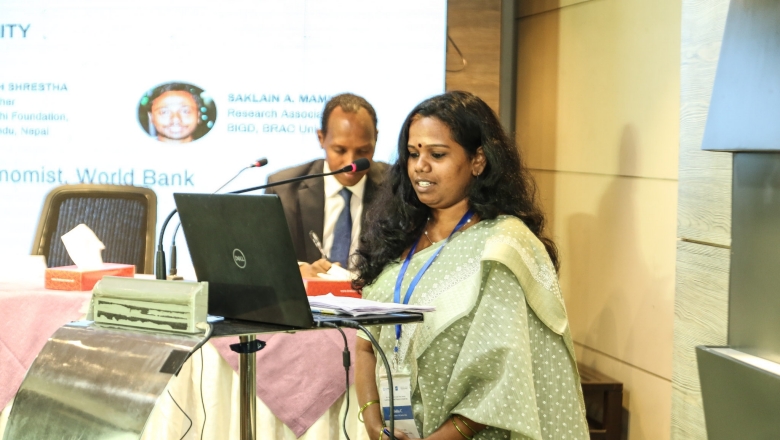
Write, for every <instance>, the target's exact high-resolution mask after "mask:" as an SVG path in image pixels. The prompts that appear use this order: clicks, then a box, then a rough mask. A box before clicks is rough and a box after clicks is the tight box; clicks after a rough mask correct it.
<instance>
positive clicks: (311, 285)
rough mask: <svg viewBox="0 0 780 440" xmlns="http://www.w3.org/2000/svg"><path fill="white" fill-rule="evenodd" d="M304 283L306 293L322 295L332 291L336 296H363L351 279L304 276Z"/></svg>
mask: <svg viewBox="0 0 780 440" xmlns="http://www.w3.org/2000/svg"><path fill="white" fill-rule="evenodd" d="M303 285H304V286H305V287H306V295H308V296H320V295H327V294H329V293H332V294H333V295H334V296H351V297H352V298H363V295H361V294H360V292H358V291H357V290H355V289H353V288H352V281H349V280H327V279H325V278H304V279H303Z"/></svg>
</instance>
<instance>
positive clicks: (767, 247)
mask: <svg viewBox="0 0 780 440" xmlns="http://www.w3.org/2000/svg"><path fill="white" fill-rule="evenodd" d="M733 182H734V183H733V185H734V189H733V197H732V204H733V205H732V207H733V208H732V217H733V221H732V228H731V234H732V241H731V249H732V258H731V271H730V272H731V280H730V284H731V285H730V288H729V290H730V294H729V338H728V344H729V345H730V346H732V347H733V348H736V349H738V350H741V351H745V352H747V353H750V354H753V355H756V356H760V357H764V358H766V359H769V360H773V361H775V362H780V153H736V154H734V180H733Z"/></svg>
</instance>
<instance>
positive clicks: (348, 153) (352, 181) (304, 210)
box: [267, 93, 388, 276]
mask: <svg viewBox="0 0 780 440" xmlns="http://www.w3.org/2000/svg"><path fill="white" fill-rule="evenodd" d="M376 123H377V118H376V112H375V111H374V108H373V107H372V106H371V104H369V103H368V101H366V100H365V99H363V98H361V97H359V96H356V95H353V94H349V93H345V94H341V95H337V96H334V97H333V98H332V99H331V100H330V101H328V103H327V104H325V109H324V110H323V112H322V121H321V124H322V125H321V127H322V128H321V129H320V130H318V131H317V137H318V138H319V141H320V145H321V146H322V149H323V150H325V159H324V160H323V159H318V160H315V161H312V162H309V163H306V164H303V165H299V166H296V167H292V168H288V169H285V170H282V171H279V172H277V173H275V174H273V175H271V176H269V178H268V182H269V183H273V182H276V181H279V180H285V179H291V178H294V177H299V176H305V175H308V174H317V173H327V172H330V171H333V170H338V169H340V168H343V167H345V166H347V165H349V164H350V163H352V162H354V161H355V160H357V159H360V158H366V159H368V160H369V161H371V167H370V168H369V169H368V170H366V171H361V172H357V173H342V174H336V175H335V176H328V177H325V178H315V179H309V180H304V181H301V182H297V183H293V184H289V185H280V186H278V187H274V188H269V189H268V190H267V193H268V194H277V195H278V196H279V198H280V199H281V201H282V206H283V207H284V214H285V217H286V218H287V223H288V225H289V227H290V233H291V235H292V239H293V245H294V246H295V255H296V256H297V258H298V260H299V261H300V262H302V264H301V274H303V275H304V276H316V274H317V273H321V272H326V271H327V270H328V269H329V268H330V265H331V262H333V263H336V262H338V263H339V264H341V265H342V266H344V267H347V266H348V264H349V261H348V258H347V256H348V255H351V254H353V253H354V251H355V249H356V248H357V245H358V238H359V236H360V231H361V230H362V222H363V219H364V217H365V216H364V215H363V214H365V212H366V208H367V207H368V204H369V203H370V202H371V200H372V198H373V196H374V193H375V192H376V189H377V187H378V186H379V185H380V184H381V183H382V181H383V180H384V177H385V173H386V171H387V169H388V165H387V164H385V163H382V162H373V161H372V158H373V156H374V148H375V147H376V139H377V134H378V133H377V128H376ZM310 231H313V232H314V233H315V234H316V235H317V237H319V238H320V239H321V241H322V245H323V247H324V250H325V253H326V254H327V255H328V256H329V259H324V258H322V254H321V253H320V251H319V250H318V249H317V247H316V246H315V244H314V242H313V240H312V239H311V238H310V236H309V232H310Z"/></svg>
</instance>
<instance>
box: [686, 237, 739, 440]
mask: <svg viewBox="0 0 780 440" xmlns="http://www.w3.org/2000/svg"><path fill="white" fill-rule="evenodd" d="M729 252H730V250H729V249H726V248H720V247H715V246H707V245H702V244H697V243H689V242H683V241H681V242H679V243H678V246H677V296H676V301H675V309H674V312H675V313H674V365H673V367H672V438H673V439H701V440H706V438H707V435H706V430H705V426H704V411H703V409H702V402H701V389H700V387H699V373H698V367H697V364H696V353H695V351H694V348H695V347H696V346H697V345H725V344H726V336H727V333H728V288H729Z"/></svg>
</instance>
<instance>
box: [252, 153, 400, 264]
mask: <svg viewBox="0 0 780 440" xmlns="http://www.w3.org/2000/svg"><path fill="white" fill-rule="evenodd" d="M324 164H325V160H323V159H319V160H315V161H314V162H309V163H306V164H303V165H298V166H296V167H292V168H287V169H285V170H282V171H279V172H277V173H274V174H272V175H270V176H268V183H273V182H278V181H280V180H286V179H292V178H295V177H299V176H305V175H308V174H319V173H322V170H323V167H324ZM388 169H389V166H388V165H387V164H386V163H383V162H372V164H371V168H369V170H368V174H366V178H367V179H368V180H366V188H365V191H364V193H363V218H362V219H361V231H364V230H365V218H366V216H365V214H366V211H367V210H368V205H369V204H370V203H371V200H373V197H374V194H375V193H376V190H377V187H378V186H379V184H381V183H382V182H383V181H384V179H385V175H386V173H387V170H388ZM266 194H276V195H278V196H279V198H280V199H281V201H282V207H283V208H284V215H285V217H286V218H287V224H288V225H289V227H290V235H292V240H293V246H294V247H295V256H296V258H298V260H299V261H306V262H308V263H313V262H315V261H317V260H319V259H320V258H322V254H320V251H318V250H317V247H316V246H314V243H313V242H312V241H311V238H309V231H314V232H316V233H317V236H319V237H320V239H321V240H324V238H323V237H322V230H323V224H324V223H325V180H324V179H323V178H322V177H317V178H314V179H309V180H302V181H300V182H296V183H290V184H287V185H279V186H276V187H273V188H268V189H267V190H266Z"/></svg>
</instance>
